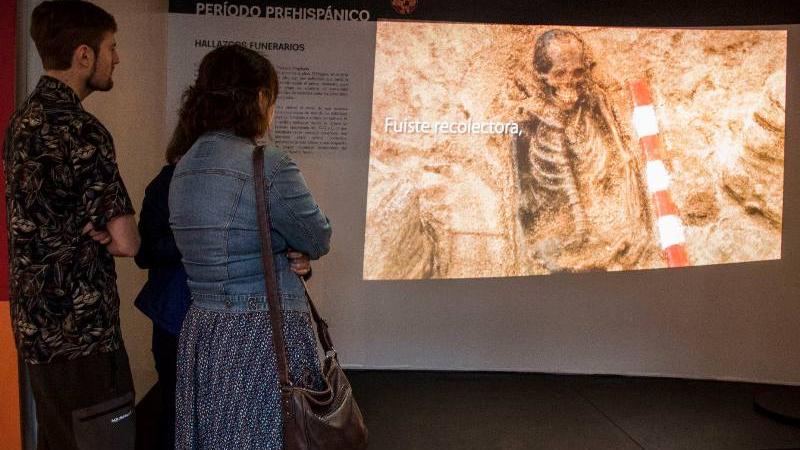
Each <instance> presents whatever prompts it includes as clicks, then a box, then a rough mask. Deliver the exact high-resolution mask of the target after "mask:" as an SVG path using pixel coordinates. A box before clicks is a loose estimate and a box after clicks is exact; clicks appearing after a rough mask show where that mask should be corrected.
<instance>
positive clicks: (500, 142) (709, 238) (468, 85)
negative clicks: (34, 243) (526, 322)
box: [363, 22, 787, 280]
mask: <svg viewBox="0 0 800 450" xmlns="http://www.w3.org/2000/svg"><path fill="white" fill-rule="evenodd" d="M786 39H787V34H786V31H785V30H687V29H644V28H603V27H591V28H588V27H554V26H516V25H489V24H451V23H414V22H379V23H378V29H377V41H376V56H375V77H374V86H373V109H372V127H371V137H370V166H369V181H368V194H367V217H366V230H365V251H364V273H363V276H364V278H365V279H368V280H380V279H429V278H478V277H507V276H526V275H544V274H550V273H555V272H582V271H620V270H642V269H656V268H666V267H677V266H685V265H709V264H725V263H739V262H748V261H764V260H774V259H780V249H781V229H782V220H783V217H782V210H783V170H784V169H783V156H784V127H785V120H786V119H785V115H786V113H785V104H786ZM642 80H646V85H645V84H644V82H643V81H642ZM645 91H646V92H645ZM645 94H646V95H645ZM645 98H646V100H647V101H643V99H645ZM631 119H632V120H631Z"/></svg>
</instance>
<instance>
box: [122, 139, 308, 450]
mask: <svg viewBox="0 0 800 450" xmlns="http://www.w3.org/2000/svg"><path fill="white" fill-rule="evenodd" d="M169 150H170V151H179V150H181V149H179V148H176V147H170V148H169ZM182 150H183V151H186V150H188V148H184V149H182ZM170 151H168V152H167V155H166V157H167V164H166V165H165V166H164V167H162V168H161V171H160V172H159V173H158V175H156V177H155V178H153V180H152V181H151V182H150V184H148V185H147V188H146V189H145V191H144V200H143V201H142V209H141V212H140V213H139V235H140V236H141V238H142V245H141V247H139V253H137V254H136V258H135V260H136V265H138V266H139V267H141V268H142V269H147V282H146V283H145V285H144V286H143V287H142V290H141V291H140V292H139V295H138V296H137V297H136V302H135V305H136V307H137V308H139V310H140V311H142V312H143V313H144V314H145V315H146V316H147V317H148V318H150V320H152V321H153V338H152V344H151V345H152V347H151V348H152V352H153V359H154V360H155V367H156V372H158V386H159V392H160V397H159V399H160V401H161V404H160V407H159V408H158V417H156V423H157V427H156V435H155V436H154V440H155V442H154V444H153V445H152V447H153V448H155V449H158V450H171V449H174V448H175V380H176V369H177V359H178V334H179V333H180V330H181V324H182V323H183V318H184V317H185V316H186V312H187V311H188V310H189V303H190V292H189V286H188V285H187V283H186V271H185V270H184V268H183V264H181V253H180V251H178V247H177V245H176V244H175V237H174V236H173V235H172V230H171V229H170V227H169V207H168V201H167V199H168V194H169V185H170V182H171V181H172V175H173V173H174V172H175V164H177V163H178V161H179V160H180V158H181V156H183V154H173V153H170ZM287 256H288V257H289V259H290V265H291V268H292V271H294V272H295V273H297V274H298V275H302V276H304V277H308V276H309V275H310V273H311V267H310V264H309V260H308V257H307V256H306V255H303V254H302V253H300V252H288V253H287Z"/></svg>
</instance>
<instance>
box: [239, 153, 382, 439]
mask: <svg viewBox="0 0 800 450" xmlns="http://www.w3.org/2000/svg"><path fill="white" fill-rule="evenodd" d="M253 179H254V181H255V190H256V207H257V208H258V228H259V231H260V235H261V236H260V237H261V261H262V263H263V264H264V279H265V284H266V292H267V300H268V302H269V315H270V322H271V324H272V343H273V345H274V346H275V355H276V357H277V362H278V379H279V381H280V384H281V407H282V410H283V448H284V450H323V449H324V450H360V449H364V448H366V447H367V436H368V433H367V427H366V425H365V424H364V418H363V416H362V415H361V410H359V408H358V405H357V404H356V401H355V399H354V398H353V390H352V389H351V387H350V382H349V381H348V380H347V377H346V376H345V374H344V371H342V368H341V367H340V366H339V361H338V359H337V356H336V351H335V350H334V348H333V343H332V342H331V338H330V335H329V334H328V324H326V323H325V321H324V320H322V318H321V317H320V316H319V313H317V309H316V308H315V307H314V302H312V301H311V297H310V296H309V295H308V289H306V296H307V297H308V304H309V306H310V308H311V315H312V317H313V318H314V322H315V323H316V324H317V337H318V338H319V341H320V344H321V345H322V349H323V351H324V352H325V361H324V362H323V367H322V375H323V376H324V378H325V389H324V390H322V391H315V390H312V389H304V388H300V387H296V386H293V385H292V384H291V382H290V381H289V367H288V363H287V357H286V345H285V343H284V339H283V313H282V311H281V308H280V303H279V301H278V281H277V277H276V276H275V266H274V263H273V261H272V238H271V233H270V227H269V224H270V218H269V201H268V197H267V195H266V189H267V188H266V182H265V180H264V147H263V146H258V147H256V149H255V150H254V151H253ZM304 285H305V283H304Z"/></svg>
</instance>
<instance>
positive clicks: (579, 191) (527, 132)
mask: <svg viewBox="0 0 800 450" xmlns="http://www.w3.org/2000/svg"><path fill="white" fill-rule="evenodd" d="M533 62H534V67H535V70H536V75H537V78H538V81H539V83H540V90H539V92H536V93H528V92H526V93H527V94H528V96H529V98H528V99H527V100H525V102H524V103H523V105H522V107H521V109H522V111H523V114H524V115H525V121H524V122H523V129H524V133H523V134H522V135H521V136H519V137H518V138H517V139H516V140H515V142H514V162H515V165H516V169H517V170H516V172H517V173H516V175H517V180H518V188H519V190H520V194H521V204H520V210H519V220H520V224H521V225H522V227H523V229H525V230H526V232H530V231H531V230H534V229H535V228H536V227H537V224H538V223H539V222H540V221H541V220H542V218H543V216H544V215H545V212H546V211H547V210H550V211H553V210H559V209H561V208H564V207H566V208H567V210H568V213H569V217H570V218H571V222H572V225H573V229H572V236H573V237H572V239H571V240H570V241H569V242H568V246H571V247H581V246H583V245H584V244H586V243H587V241H589V240H590V238H592V236H594V235H596V234H597V231H596V230H593V228H594V227H593V223H592V220H591V218H590V217H589V216H590V214H589V213H588V210H589V209H590V208H588V207H587V205H588V204H589V202H591V201H596V197H598V196H599V197H602V196H604V195H607V193H608V192H609V191H611V190H613V189H620V188H619V186H620V185H622V188H621V189H623V191H624V193H625V194H624V195H623V197H624V205H619V206H623V207H624V209H625V211H624V212H623V214H625V215H626V216H627V217H630V218H632V219H633V220H638V221H640V223H639V224H638V225H641V224H643V223H646V222H647V220H648V219H649V212H648V211H647V210H646V206H645V205H646V194H645V191H644V188H643V185H642V183H641V181H640V175H639V170H638V166H637V162H636V160H635V158H634V157H633V156H632V155H631V153H630V152H629V151H628V150H627V149H626V147H625V146H624V144H623V141H622V138H621V136H620V133H619V131H618V125H617V122H616V119H615V118H614V115H613V113H612V112H611V109H610V108H609V106H608V105H607V103H606V100H605V93H604V91H603V90H602V88H601V87H600V86H598V85H597V84H596V83H595V81H594V80H593V78H592V75H591V70H592V67H593V63H592V62H591V61H590V60H589V58H588V57H587V55H586V53H585V51H584V44H583V42H582V41H581V39H580V38H579V37H578V36H577V35H575V34H573V33H571V32H567V31H562V30H550V31H548V32H545V33H544V34H542V35H541V36H540V37H539V39H538V40H537V42H536V45H535V50H534V61H533ZM633 225H637V224H633ZM630 244H631V243H630V242H623V243H621V244H619V245H621V247H624V248H620V249H619V250H618V252H626V251H627V250H628V249H629V248H630V246H631V245H630ZM615 251H616V250H615Z"/></svg>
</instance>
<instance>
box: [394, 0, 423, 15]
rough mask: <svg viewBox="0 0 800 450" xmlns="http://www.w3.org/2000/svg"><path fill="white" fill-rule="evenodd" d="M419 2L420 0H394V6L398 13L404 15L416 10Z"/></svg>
mask: <svg viewBox="0 0 800 450" xmlns="http://www.w3.org/2000/svg"><path fill="white" fill-rule="evenodd" d="M418 4H419V1H418V0H392V8H394V10H395V11H397V13H398V14H404V15H405V14H411V13H412V12H414V10H415V9H417V5H418Z"/></svg>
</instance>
